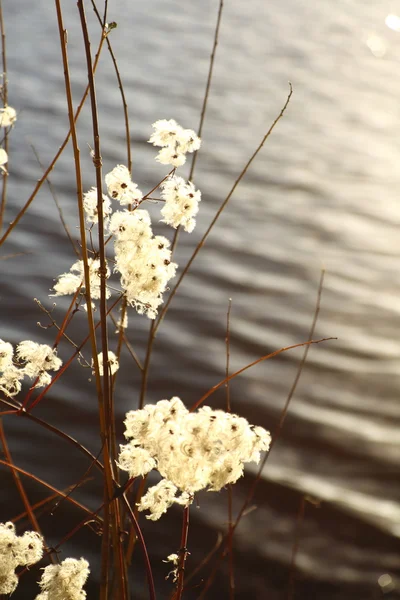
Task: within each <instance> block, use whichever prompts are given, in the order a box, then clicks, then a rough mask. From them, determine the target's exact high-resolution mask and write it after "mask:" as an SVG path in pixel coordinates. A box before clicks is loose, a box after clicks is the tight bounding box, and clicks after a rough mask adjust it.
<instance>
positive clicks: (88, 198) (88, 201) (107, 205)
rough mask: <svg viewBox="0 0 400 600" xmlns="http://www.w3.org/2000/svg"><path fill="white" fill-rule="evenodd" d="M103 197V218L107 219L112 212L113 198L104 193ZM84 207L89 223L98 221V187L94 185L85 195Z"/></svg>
mask: <svg viewBox="0 0 400 600" xmlns="http://www.w3.org/2000/svg"><path fill="white" fill-rule="evenodd" d="M102 198H103V218H104V219H105V220H106V219H108V218H109V217H110V215H111V213H112V209H111V200H110V198H109V197H108V196H106V195H105V194H103V195H102ZM83 208H84V209H85V213H86V219H87V221H88V223H97V222H98V220H99V215H98V211H97V188H95V187H92V188H90V190H89V191H88V192H86V194H84V196H83Z"/></svg>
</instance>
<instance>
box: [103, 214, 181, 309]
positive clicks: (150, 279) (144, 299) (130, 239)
mask: <svg viewBox="0 0 400 600" xmlns="http://www.w3.org/2000/svg"><path fill="white" fill-rule="evenodd" d="M109 231H110V233H112V234H114V236H115V243H114V249H115V261H116V264H115V270H116V271H117V272H119V273H120V274H121V286H122V288H123V289H124V290H125V293H126V298H127V301H128V302H129V304H131V305H133V306H135V308H136V310H137V312H138V313H140V314H147V316H148V317H150V318H151V319H154V318H155V317H156V315H157V308H158V307H159V305H160V304H161V303H162V301H163V298H162V294H163V293H164V292H165V290H166V289H167V284H168V281H169V280H170V279H171V278H172V277H174V276H175V273H176V269H177V265H176V264H175V263H172V262H171V251H170V250H169V241H168V240H167V239H166V238H164V237H162V236H155V237H153V232H152V229H151V221H150V215H149V213H148V212H147V211H146V210H135V211H133V212H129V211H123V212H121V211H118V212H116V213H114V214H113V216H112V217H111V219H110V225H109Z"/></svg>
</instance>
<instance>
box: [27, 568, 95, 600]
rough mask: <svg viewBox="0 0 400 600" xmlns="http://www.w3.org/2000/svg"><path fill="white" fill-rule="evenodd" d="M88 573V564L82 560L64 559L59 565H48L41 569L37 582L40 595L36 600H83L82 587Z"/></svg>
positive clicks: (84, 594)
mask: <svg viewBox="0 0 400 600" xmlns="http://www.w3.org/2000/svg"><path fill="white" fill-rule="evenodd" d="M89 572H90V571H89V563H88V562H87V560H85V559H84V558H81V559H80V560H77V559H75V558H66V559H65V560H63V561H62V563H61V564H60V565H48V566H47V567H45V568H44V569H43V574H42V578H41V580H40V581H39V585H40V587H41V589H42V593H41V594H39V595H38V596H36V600H84V598H86V592H85V591H84V590H83V586H84V585H85V583H86V580H87V578H88V575H89Z"/></svg>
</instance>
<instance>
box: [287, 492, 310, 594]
mask: <svg viewBox="0 0 400 600" xmlns="http://www.w3.org/2000/svg"><path fill="white" fill-rule="evenodd" d="M305 510H306V499H305V497H304V496H302V497H301V500H300V506H299V511H298V513H297V519H296V530H295V536H294V542H293V548H292V557H291V559H290V568H289V584H288V592H287V600H293V598H294V580H295V574H296V558H297V554H298V551H299V546H300V534H301V526H302V524H303V521H304V513H305Z"/></svg>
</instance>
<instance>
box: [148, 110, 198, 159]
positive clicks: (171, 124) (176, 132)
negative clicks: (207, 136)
mask: <svg viewBox="0 0 400 600" xmlns="http://www.w3.org/2000/svg"><path fill="white" fill-rule="evenodd" d="M153 129H154V132H153V133H152V135H151V136H150V139H149V143H150V144H153V146H159V147H161V150H160V151H159V153H158V155H157V157H156V160H157V161H158V162H160V163H161V164H163V165H172V166H173V167H180V166H182V165H183V164H185V162H186V154H187V152H195V151H196V150H198V149H199V148H200V144H201V140H200V138H199V137H198V135H197V134H196V133H195V132H194V131H193V130H192V129H183V127H181V126H180V125H178V123H177V122H176V121H174V119H169V120H168V119H160V120H159V121H156V122H155V123H153Z"/></svg>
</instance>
